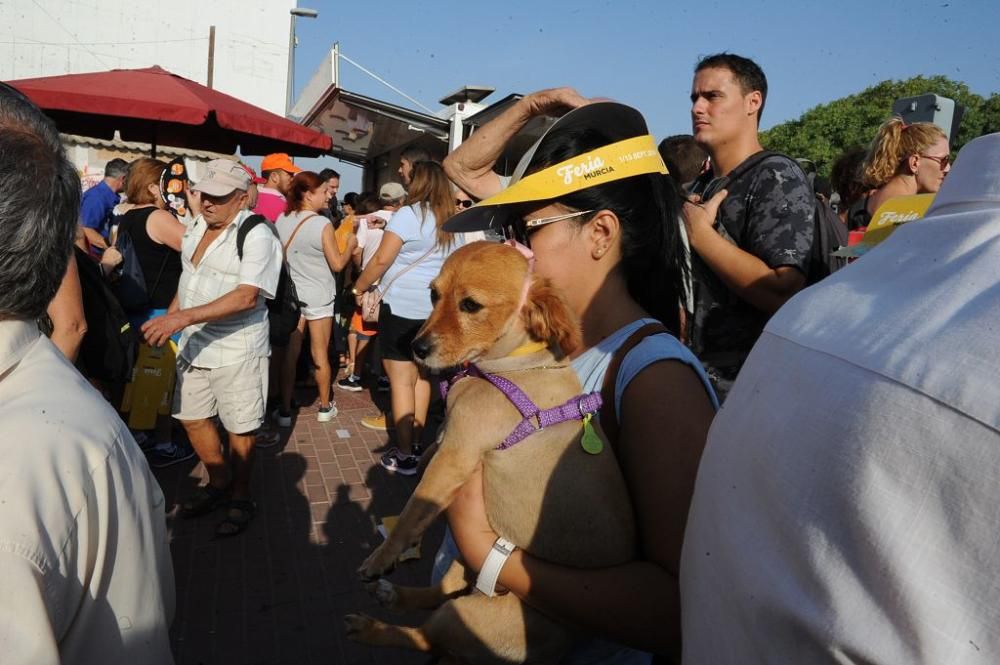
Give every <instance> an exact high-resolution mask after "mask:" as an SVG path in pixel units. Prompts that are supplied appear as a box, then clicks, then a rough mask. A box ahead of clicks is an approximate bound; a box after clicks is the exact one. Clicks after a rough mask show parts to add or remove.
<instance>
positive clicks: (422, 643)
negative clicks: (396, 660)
mask: <svg viewBox="0 0 1000 665" xmlns="http://www.w3.org/2000/svg"><path fill="white" fill-rule="evenodd" d="M344 627H345V628H346V630H347V638H348V639H350V640H354V641H355V642H362V643H364V644H370V645H372V646H377V647H397V648H399V649H413V650H415V651H423V652H429V651H430V650H431V643H430V641H429V640H428V639H427V636H426V635H424V631H423V629H422V628H412V627H409V626H396V625H393V624H388V623H384V622H382V621H379V620H378V619H374V618H372V617H370V616H368V615H365V614H348V615H347V616H345V617H344Z"/></svg>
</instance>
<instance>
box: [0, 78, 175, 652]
mask: <svg viewBox="0 0 1000 665" xmlns="http://www.w3.org/2000/svg"><path fill="white" fill-rule="evenodd" d="M26 165H30V168H26ZM40 184H44V186H40ZM79 205H80V179H79V177H78V175H77V173H76V171H75V169H74V168H73V165H72V164H71V163H70V162H69V161H68V160H67V159H66V158H65V155H64V153H63V149H62V146H61V145H60V142H59V134H58V133H57V131H56V129H55V126H54V125H53V124H52V122H51V121H50V120H48V119H47V118H46V117H45V116H44V115H42V113H41V112H40V111H39V110H38V109H36V108H35V107H34V106H33V105H32V104H31V103H30V102H29V101H28V100H27V99H25V98H24V97H22V96H21V95H20V94H19V93H17V92H16V91H14V90H13V89H11V88H9V87H7V86H5V85H4V84H2V83H0V237H2V238H3V239H4V242H3V244H2V245H0V662H2V663H3V664H4V665H39V664H49V663H52V664H55V663H62V664H63V665H91V664H92V663H102V664H108V665H127V664H128V665H130V664H131V663H151V664H153V665H167V664H169V663H173V657H172V655H171V653H170V637H169V635H168V629H169V626H170V621H171V619H172V617H173V613H174V577H173V568H172V566H171V562H170V550H169V546H168V543H167V534H166V524H165V521H164V514H163V507H164V500H163V494H162V493H161V492H160V488H159V486H158V485H157V484H156V481H155V480H154V478H153V477H152V474H151V473H150V471H149V466H148V465H147V464H146V460H145V459H144V458H143V455H142V452H141V451H140V449H139V447H138V445H136V443H135V440H134V439H133V438H132V435H131V434H129V431H128V428H126V427H125V424H124V423H122V421H121V419H120V418H119V417H118V415H117V414H116V413H115V411H114V409H112V408H111V406H110V405H109V404H108V403H107V402H106V401H105V400H104V399H103V398H102V397H101V395H100V394H99V393H97V391H95V390H94V389H93V388H92V387H91V386H90V384H88V383H87V381H86V380H85V379H84V378H83V377H82V376H80V374H79V372H77V371H76V370H75V369H74V368H73V366H72V365H71V364H70V363H69V362H68V361H67V360H66V358H65V356H63V355H62V353H61V352H60V351H59V350H58V349H57V348H56V347H55V346H54V345H53V344H52V343H51V342H50V341H49V340H48V339H47V338H45V337H43V336H41V335H40V334H39V332H38V326H37V324H36V320H37V319H38V317H40V316H41V315H43V314H44V313H45V308H46V306H47V305H48V303H49V301H50V300H51V299H52V297H53V296H54V294H55V292H56V289H57V288H58V287H59V284H60V282H61V280H62V277H63V274H64V273H65V271H66V267H67V264H68V260H69V257H70V256H71V253H70V252H71V247H72V242H73V236H74V231H75V227H76V221H77V215H78V212H79Z"/></svg>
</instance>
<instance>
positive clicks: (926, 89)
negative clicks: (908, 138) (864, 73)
mask: <svg viewBox="0 0 1000 665" xmlns="http://www.w3.org/2000/svg"><path fill="white" fill-rule="evenodd" d="M926 93H934V94H936V95H941V96H942V97H948V98H949V99H953V100H955V102H956V103H958V104H961V105H963V106H964V107H965V115H964V117H963V118H962V124H961V126H960V127H959V132H958V139H957V143H956V145H954V146H952V148H953V150H955V151H957V150H958V149H960V148H961V147H962V146H963V145H965V144H966V143H967V142H969V141H970V140H972V139H973V138H975V137H977V136H981V135H982V134H985V133H989V132H996V131H1000V93H994V94H993V95H992V96H991V97H989V98H988V99H984V98H983V97H982V96H980V95H977V94H976V93H974V92H972V91H970V90H969V87H968V86H967V85H965V84H964V83H962V82H960V81H953V80H951V79H949V78H946V77H944V76H930V77H924V76H915V77H913V78H910V79H906V80H905V81H882V82H881V83H878V84H876V85H873V86H872V87H870V88H866V89H865V90H862V91H861V92H859V93H857V94H854V95H849V96H847V97H842V98H841V99H837V100H834V101H832V102H829V103H827V104H821V105H819V106H817V107H815V108H813V109H810V110H808V111H806V112H805V113H803V114H802V116H801V117H800V118H798V119H797V120H790V121H788V122H784V123H782V124H780V125H776V126H774V127H772V128H771V129H769V130H767V131H764V132H761V143H762V144H763V145H764V147H766V148H768V149H769V150H778V151H780V152H783V153H785V154H788V155H791V156H793V157H805V158H807V159H811V160H812V161H813V162H815V163H816V166H817V169H818V171H819V172H820V173H821V174H822V175H824V176H828V175H829V174H830V167H831V166H832V165H833V162H834V160H836V159H837V157H839V156H840V155H841V154H842V153H844V152H845V151H847V150H849V149H851V148H853V147H855V146H858V145H868V144H869V143H870V142H871V140H872V138H874V136H875V132H876V131H877V130H878V127H879V125H881V124H882V123H883V122H884V121H885V120H886V119H888V118H889V116H890V115H891V113H892V103H893V102H894V101H896V100H897V99H900V98H901V97H913V96H916V95H922V94H926Z"/></svg>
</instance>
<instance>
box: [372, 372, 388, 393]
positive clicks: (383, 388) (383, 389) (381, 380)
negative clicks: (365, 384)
mask: <svg viewBox="0 0 1000 665" xmlns="http://www.w3.org/2000/svg"><path fill="white" fill-rule="evenodd" d="M375 390H377V391H379V392H380V393H387V392H389V377H387V376H380V377H378V383H376V384H375Z"/></svg>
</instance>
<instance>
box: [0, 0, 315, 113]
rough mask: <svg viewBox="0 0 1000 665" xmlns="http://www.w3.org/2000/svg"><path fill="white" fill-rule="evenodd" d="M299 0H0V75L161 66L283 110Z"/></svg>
mask: <svg viewBox="0 0 1000 665" xmlns="http://www.w3.org/2000/svg"><path fill="white" fill-rule="evenodd" d="M295 5H296V0H174V1H173V2H163V1H162V0H0V17H3V18H2V19H0V80H3V81H9V80H14V79H21V78H34V77H40V76H56V75H59V74H77V73H82V72H93V71H104V70H109V69H134V68H140V67H150V66H152V65H159V66H160V67H163V68H164V69H166V70H169V71H171V72H173V73H175V74H179V75H181V76H184V77H186V78H189V79H192V80H194V81H198V82H199V83H206V82H207V75H208V33H209V26H211V25H215V68H214V87H215V88H216V89H218V90H221V91H222V92H225V93H227V94H230V95H233V96H234V97H238V98H240V99H242V100H244V101H247V102H249V103H251V104H255V105H257V106H260V107H261V108H265V109H267V110H269V111H272V112H274V113H277V114H279V115H284V112H285V90H286V77H287V73H288V29H289V22H290V19H291V16H290V15H289V13H288V12H289V10H290V9H292V8H293V7H295Z"/></svg>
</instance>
